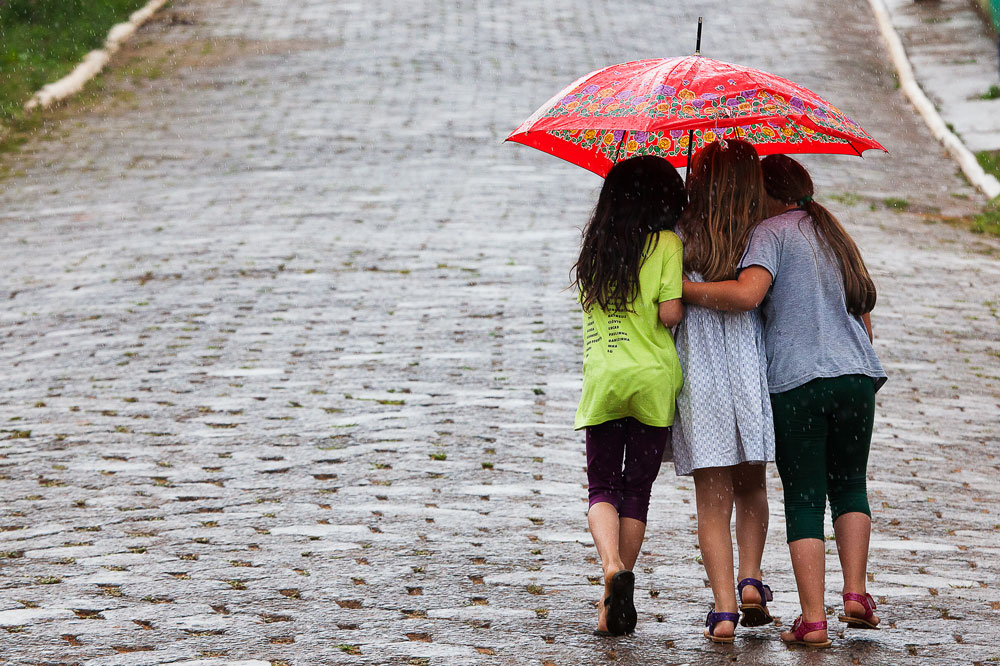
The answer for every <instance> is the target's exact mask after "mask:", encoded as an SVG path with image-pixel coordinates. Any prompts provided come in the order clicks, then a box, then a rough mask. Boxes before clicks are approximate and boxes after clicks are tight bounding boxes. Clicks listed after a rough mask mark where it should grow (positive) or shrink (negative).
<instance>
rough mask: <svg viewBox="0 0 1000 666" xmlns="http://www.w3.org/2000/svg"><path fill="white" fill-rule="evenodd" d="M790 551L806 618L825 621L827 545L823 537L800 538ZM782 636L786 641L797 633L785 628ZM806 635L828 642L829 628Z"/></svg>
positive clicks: (800, 601) (807, 638)
mask: <svg viewBox="0 0 1000 666" xmlns="http://www.w3.org/2000/svg"><path fill="white" fill-rule="evenodd" d="M788 551H789V553H791V556H792V571H793V572H795V585H796V587H798V589H799V604H800V605H801V606H802V621H803V622H822V621H823V620H825V619H826V609H825V608H824V606H823V586H824V582H825V573H826V570H825V567H826V544H825V543H824V541H823V540H822V539H797V540H795V541H792V542H791V543H790V544H788ZM781 638H782V640H785V641H790V640H794V634H792V632H791V631H783V632H781ZM803 638H804V640H807V641H825V640H826V631H810V632H809V633H807V634H806V635H805V636H804V637H803Z"/></svg>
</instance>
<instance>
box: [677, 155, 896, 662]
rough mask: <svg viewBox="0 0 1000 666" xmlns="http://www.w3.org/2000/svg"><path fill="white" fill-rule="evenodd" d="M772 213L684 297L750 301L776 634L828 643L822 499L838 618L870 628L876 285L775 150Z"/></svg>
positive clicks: (768, 182) (800, 173)
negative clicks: (762, 388)
mask: <svg viewBox="0 0 1000 666" xmlns="http://www.w3.org/2000/svg"><path fill="white" fill-rule="evenodd" d="M761 167H762V168H763V171H764V186H765V188H766V190H767V194H768V199H769V204H770V208H771V210H772V212H774V213H776V214H775V215H774V216H773V217H770V218H768V219H766V220H764V221H763V222H761V223H760V224H759V225H758V226H757V228H756V229H755V230H754V232H753V235H752V236H751V237H750V241H749V243H748V245H747V250H746V253H745V254H744V256H743V259H742V260H741V261H740V265H739V268H740V269H741V270H740V273H739V275H738V277H737V279H735V280H729V281H725V282H714V283H695V282H685V283H684V301H685V302H686V303H690V304H692V305H701V306H705V307H710V308H715V309H718V310H752V309H753V308H756V307H757V306H758V305H760V306H761V313H762V316H763V319H764V346H765V350H766V354H767V363H768V369H767V379H768V390H769V391H770V393H771V404H772V407H773V411H774V430H775V462H776V464H777V467H778V473H779V474H780V475H781V481H782V485H783V487H784V497H785V525H786V533H787V540H788V547H789V551H790V553H791V557H792V568H793V570H794V572H795V581H796V585H797V587H798V592H799V601H800V603H801V606H802V615H801V616H800V617H799V618H798V619H797V620H796V621H795V623H794V624H793V626H792V628H791V630H790V631H786V632H783V633H782V635H781V638H782V640H784V641H785V642H786V643H790V644H800V645H808V646H811V647H829V646H830V645H831V642H830V640H829V639H828V638H827V624H826V619H825V618H826V613H825V609H824V605H823V588H824V577H823V560H824V553H825V545H824V535H823V517H824V514H825V512H826V500H827V497H829V500H830V510H831V514H832V518H833V526H834V532H835V535H836V539H837V552H838V554H839V556H840V561H841V565H842V568H843V573H844V588H843V592H844V595H843V596H844V614H843V615H841V616H840V620H841V621H842V622H844V623H845V624H846V625H847V626H848V627H853V628H858V629H875V628H877V626H878V622H879V619H878V617H877V616H876V615H875V614H874V610H875V603H874V601H873V600H872V597H871V595H869V594H867V591H866V588H865V584H866V575H865V572H866V566H867V558H868V541H869V538H870V534H871V510H870V508H869V506H868V499H867V488H866V468H867V464H868V451H869V447H870V445H871V435H872V425H873V423H874V417H875V391H877V390H878V389H879V387H881V385H882V384H883V383H884V382H885V378H886V375H885V371H884V370H883V369H882V365H881V364H880V363H879V360H878V357H877V356H876V354H875V350H874V349H873V347H872V344H871V342H872V338H871V320H870V316H869V313H870V312H871V310H872V309H873V308H874V306H875V297H876V293H875V285H874V283H873V282H872V279H871V277H870V276H869V274H868V270H867V269H866V268H865V264H864V261H863V260H862V258H861V253H860V252H859V251H858V248H857V246H856V245H855V243H854V241H853V240H851V237H850V236H849V235H848V234H847V232H846V231H845V230H844V228H843V227H842V226H841V225H840V223H839V222H838V221H837V220H836V218H834V217H833V215H831V214H830V212H829V211H828V210H827V209H826V208H824V207H823V206H821V205H819V204H818V203H816V202H815V201H813V184H812V179H811V178H810V177H809V173H808V172H807V171H806V170H805V168H804V167H803V166H802V165H801V164H799V163H798V162H796V161H795V160H793V159H791V158H790V157H787V156H785V155H771V156H768V157H766V158H764V159H763V160H762V161H761Z"/></svg>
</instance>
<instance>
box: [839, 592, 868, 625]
mask: <svg viewBox="0 0 1000 666" xmlns="http://www.w3.org/2000/svg"><path fill="white" fill-rule="evenodd" d="M844 601H845V602H848V601H857V602H858V603H859V604H861V606H862V607H863V608H864V609H865V614H864V615H863V616H861V617H858V616H857V615H848V614H847V611H846V610H845V611H844V614H843V615H841V616H840V617H839V618H838V619H839V620H840V621H841V622H843V623H845V624H846V625H847V626H848V627H849V628H851V629H878V624H877V623H875V622H873V621H872V618H873V617H875V608H876V606H875V600H874V599H872V595H870V594H857V593H855V592H845V593H844ZM845 605H846V603H845Z"/></svg>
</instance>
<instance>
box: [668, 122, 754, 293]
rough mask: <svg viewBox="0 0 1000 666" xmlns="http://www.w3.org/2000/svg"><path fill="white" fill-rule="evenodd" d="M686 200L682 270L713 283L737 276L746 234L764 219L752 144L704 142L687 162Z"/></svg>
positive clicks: (738, 141) (682, 231) (682, 226)
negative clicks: (688, 200)
mask: <svg viewBox="0 0 1000 666" xmlns="http://www.w3.org/2000/svg"><path fill="white" fill-rule="evenodd" d="M687 190H688V197H690V200H691V201H690V203H689V204H688V207H687V208H686V209H685V210H684V214H683V215H681V219H680V222H678V224H677V227H678V230H679V231H680V232H681V235H682V236H683V239H684V270H685V271H693V272H697V273H700V274H701V276H702V278H703V279H705V280H707V281H709V282H715V281H718V280H731V279H733V278H735V277H736V266H737V264H738V263H739V260H740V258H741V257H742V256H743V251H744V250H745V249H746V244H747V241H748V240H749V239H750V232H752V231H753V228H754V227H755V226H756V225H757V223H758V222H760V221H761V219H763V217H764V179H763V176H762V175H761V171H760V158H759V157H758V156H757V151H756V150H755V149H754V147H753V146H752V145H751V144H749V143H747V142H746V141H742V140H739V139H726V140H725V141H716V142H713V143H710V144H708V145H707V146H706V147H705V148H703V149H702V150H701V151H700V152H699V153H697V154H696V155H695V159H694V161H693V163H692V165H691V174H690V175H689V176H688V183H687Z"/></svg>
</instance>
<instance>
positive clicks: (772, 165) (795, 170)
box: [761, 155, 877, 317]
mask: <svg viewBox="0 0 1000 666" xmlns="http://www.w3.org/2000/svg"><path fill="white" fill-rule="evenodd" d="M761 167H762V168H763V170H764V187H765V188H766V189H767V194H768V195H769V196H770V197H771V198H772V199H775V200H777V201H780V202H782V203H784V204H786V205H789V204H795V205H797V206H800V207H801V208H803V209H804V210H805V211H806V212H807V213H808V214H809V217H810V218H812V221H813V224H815V225H816V229H817V230H818V231H819V233H820V235H821V236H822V238H823V240H825V241H826V245H827V247H828V248H829V249H830V251H831V252H833V256H834V257H836V259H837V263H838V264H839V265H840V271H841V272H842V273H843V274H844V296H845V299H846V301H847V311H848V312H850V313H851V314H852V315H854V316H856V317H860V316H861V315H863V314H866V313H868V312H871V311H872V310H873V309H875V299H876V296H877V294H876V292H875V283H874V282H873V281H872V278H871V275H869V274H868V268H866V267H865V261H864V259H862V258H861V252H860V251H859V250H858V246H857V244H855V242H854V240H853V239H852V238H851V237H850V236H849V235H848V234H847V231H846V230H845V229H844V227H843V226H841V224H840V222H838V221H837V218H835V217H834V216H833V214H832V213H831V212H830V211H828V210H827V209H826V208H824V207H823V206H821V205H820V204H818V203H816V202H815V201H813V198H812V197H813V193H814V192H813V182H812V178H810V177H809V172H808V171H806V169H805V167H804V166H802V165H801V164H799V163H798V162H796V161H795V160H793V159H792V158H791V157H788V156H787V155H769V156H767V157H765V158H764V159H763V160H762V162H761Z"/></svg>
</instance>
